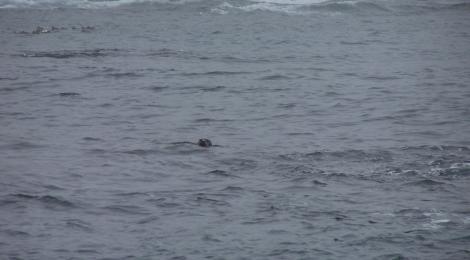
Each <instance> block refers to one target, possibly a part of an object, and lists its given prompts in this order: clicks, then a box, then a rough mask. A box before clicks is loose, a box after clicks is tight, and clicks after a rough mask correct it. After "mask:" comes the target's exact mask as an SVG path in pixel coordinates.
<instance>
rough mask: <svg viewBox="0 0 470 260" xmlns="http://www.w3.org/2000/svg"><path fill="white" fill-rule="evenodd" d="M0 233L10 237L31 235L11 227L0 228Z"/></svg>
mask: <svg viewBox="0 0 470 260" xmlns="http://www.w3.org/2000/svg"><path fill="white" fill-rule="evenodd" d="M0 234H4V235H7V236H10V237H30V236H31V235H30V234H29V233H28V232H25V231H20V230H13V229H3V230H0Z"/></svg>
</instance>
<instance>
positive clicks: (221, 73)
mask: <svg viewBox="0 0 470 260" xmlns="http://www.w3.org/2000/svg"><path fill="white" fill-rule="evenodd" d="M251 73H252V72H248V71H220V70H217V71H208V72H190V73H181V74H179V75H181V76H185V77H200V76H231V75H242V74H251Z"/></svg>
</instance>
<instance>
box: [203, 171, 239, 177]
mask: <svg viewBox="0 0 470 260" xmlns="http://www.w3.org/2000/svg"><path fill="white" fill-rule="evenodd" d="M206 174H207V175H211V176H217V177H224V178H240V177H238V176H236V175H233V174H230V173H228V172H226V171H222V170H213V171H210V172H208V173H206Z"/></svg>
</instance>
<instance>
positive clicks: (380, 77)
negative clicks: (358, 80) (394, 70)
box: [362, 75, 400, 81]
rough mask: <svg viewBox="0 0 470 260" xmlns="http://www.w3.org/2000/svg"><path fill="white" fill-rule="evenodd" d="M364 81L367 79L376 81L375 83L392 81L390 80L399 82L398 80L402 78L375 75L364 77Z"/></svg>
mask: <svg viewBox="0 0 470 260" xmlns="http://www.w3.org/2000/svg"><path fill="white" fill-rule="evenodd" d="M362 79H365V80H374V81H390V80H398V79H400V77H396V76H379V75H375V76H368V77H363V78H362Z"/></svg>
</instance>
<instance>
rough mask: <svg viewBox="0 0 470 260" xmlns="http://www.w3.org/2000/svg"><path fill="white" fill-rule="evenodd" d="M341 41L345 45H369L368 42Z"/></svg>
mask: <svg viewBox="0 0 470 260" xmlns="http://www.w3.org/2000/svg"><path fill="white" fill-rule="evenodd" d="M339 43H340V44H343V45H369V44H368V43H367V42H350V41H340V42H339Z"/></svg>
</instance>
